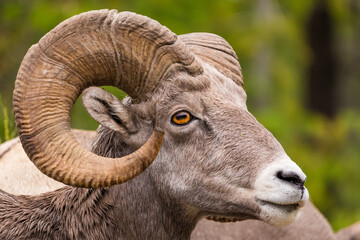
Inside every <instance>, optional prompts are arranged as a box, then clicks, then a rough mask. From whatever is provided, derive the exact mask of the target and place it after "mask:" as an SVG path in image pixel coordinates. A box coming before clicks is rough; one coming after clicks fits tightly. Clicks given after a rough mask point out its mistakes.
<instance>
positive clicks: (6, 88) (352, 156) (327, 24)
mask: <svg viewBox="0 0 360 240" xmlns="http://www.w3.org/2000/svg"><path fill="white" fill-rule="evenodd" d="M102 8H109V9H113V8H114V9H118V10H119V11H125V10H127V11H134V12H137V13H140V14H143V15H146V16H149V17H151V18H153V19H156V20H158V21H159V22H160V23H162V24H163V25H165V26H167V27H168V28H170V29H171V30H172V31H173V32H175V33H177V34H183V33H189V32H212V33H216V34H218V35H221V36H223V37H224V38H225V39H226V40H227V41H228V42H229V43H230V44H231V45H232V46H233V48H234V50H235V51H236V53H237V54H238V56H239V61H240V64H241V66H242V69H243V75H244V78H245V89H246V91H247V94H248V107H249V110H250V111H251V112H252V113H253V114H254V115H255V116H256V117H257V119H258V120H259V121H260V122H261V123H262V124H264V125H265V127H267V128H268V129H269V130H270V131H271V132H272V133H273V134H274V135H275V137H277V139H278V140H279V141H280V142H281V143H282V145H283V146H284V148H285V150H286V151H287V153H288V154H289V156H290V157H291V158H292V159H293V160H294V161H296V162H297V163H298V164H299V165H300V166H301V167H302V168H303V170H304V171H305V172H306V174H307V176H308V181H307V183H306V185H307V187H308V189H309V191H310V195H311V198H312V200H313V202H314V203H315V205H316V206H317V207H318V208H319V209H320V210H321V211H322V212H323V213H324V214H325V216H326V217H327V219H328V220H329V221H330V223H331V224H332V226H333V227H334V229H335V230H337V229H339V228H342V227H344V226H347V225H349V224H351V223H353V222H355V221H360V205H359V203H360V147H359V144H360V121H359V118H360V111H359V109H360V94H359V92H360V51H359V49H360V1H358V0H343V1H341V0H328V1H325V0H319V1H316V0H302V1H285V0H283V1H280V0H278V1H276V0H254V1H250V0H248V1H244V0H221V1H220V0H219V1H215V0H209V1H201V0H181V1H179V0H174V1H168V0H137V1H135V0H128V1H125V0H98V1H96V0H61V1H58V0H56V1H55V0H53V1H49V0H32V1H30V0H0V96H1V98H0V141H1V142H3V141H5V140H7V139H10V138H12V137H14V136H16V129H15V127H14V118H13V113H12V108H11V95H12V89H13V86H14V80H15V78H16V73H17V69H18V67H19V65H20V63H21V60H22V58H23V56H24V55H25V53H26V51H27V49H28V48H29V47H30V46H31V45H32V44H34V43H36V42H38V40H39V39H40V38H41V37H42V36H43V35H44V34H45V33H47V32H48V31H49V30H51V29H52V28H53V27H55V26H56V25H57V24H58V23H59V22H61V21H63V20H64V19H66V18H69V17H70V16H73V15H75V14H78V13H81V12H84V11H88V10H93V9H102ZM112 90H113V89H112ZM117 95H118V96H121V95H122V93H121V92H119V91H117ZM72 126H73V127H75V128H82V129H96V127H97V124H96V122H95V121H94V120H92V119H91V118H90V116H89V115H88V114H87V113H86V111H85V110H84V108H83V107H82V106H81V104H79V103H77V104H76V105H75V109H74V111H73V113H72Z"/></svg>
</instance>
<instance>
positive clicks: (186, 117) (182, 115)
mask: <svg viewBox="0 0 360 240" xmlns="http://www.w3.org/2000/svg"><path fill="white" fill-rule="evenodd" d="M191 119H192V115H190V113H188V112H186V111H182V112H178V113H175V114H174V115H173V117H172V123H173V124H175V125H185V124H187V123H188V122H190V120H191Z"/></svg>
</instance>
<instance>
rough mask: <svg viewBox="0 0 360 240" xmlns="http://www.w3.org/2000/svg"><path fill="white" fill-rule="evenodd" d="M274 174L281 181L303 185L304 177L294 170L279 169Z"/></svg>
mask: <svg viewBox="0 0 360 240" xmlns="http://www.w3.org/2000/svg"><path fill="white" fill-rule="evenodd" d="M276 176H277V177H278V178H279V179H281V180H283V181H286V182H289V183H292V184H295V185H299V186H304V183H305V180H306V179H305V178H301V177H300V176H299V175H298V174H297V173H296V172H293V171H289V172H286V171H279V172H278V173H277V174H276Z"/></svg>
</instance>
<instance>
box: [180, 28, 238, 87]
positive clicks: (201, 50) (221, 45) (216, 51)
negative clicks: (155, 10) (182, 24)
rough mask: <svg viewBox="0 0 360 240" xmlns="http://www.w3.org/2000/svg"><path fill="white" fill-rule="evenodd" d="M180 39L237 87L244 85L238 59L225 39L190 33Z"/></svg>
mask: <svg viewBox="0 0 360 240" xmlns="http://www.w3.org/2000/svg"><path fill="white" fill-rule="evenodd" d="M179 38H180V39H181V40H182V41H183V42H184V43H185V44H186V46H187V47H188V48H189V50H191V51H192V52H193V53H194V54H195V55H196V56H198V57H199V58H201V59H202V60H203V61H204V62H206V63H208V64H210V65H211V66H213V67H215V68H216V69H217V70H218V71H219V72H221V73H222V74H224V75H225V76H226V77H228V78H230V79H232V80H233V81H234V82H235V83H236V84H237V85H239V86H243V85H244V81H243V76H242V73H241V67H240V64H239V61H238V57H237V56H236V53H235V52H234V50H233V49H232V47H231V46H230V44H229V43H228V42H227V41H226V40H225V39H223V38H222V37H220V36H218V35H216V34H212V33H188V34H184V35H180V36H179Z"/></svg>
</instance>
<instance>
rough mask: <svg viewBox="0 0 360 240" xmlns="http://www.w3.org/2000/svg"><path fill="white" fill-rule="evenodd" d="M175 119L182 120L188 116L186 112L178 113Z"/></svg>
mask: <svg viewBox="0 0 360 240" xmlns="http://www.w3.org/2000/svg"><path fill="white" fill-rule="evenodd" d="M175 117H176V119H177V120H183V119H186V118H188V117H189V115H186V114H179V115H177V116H175Z"/></svg>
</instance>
